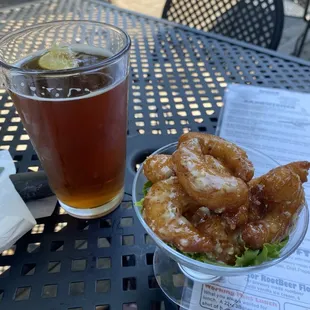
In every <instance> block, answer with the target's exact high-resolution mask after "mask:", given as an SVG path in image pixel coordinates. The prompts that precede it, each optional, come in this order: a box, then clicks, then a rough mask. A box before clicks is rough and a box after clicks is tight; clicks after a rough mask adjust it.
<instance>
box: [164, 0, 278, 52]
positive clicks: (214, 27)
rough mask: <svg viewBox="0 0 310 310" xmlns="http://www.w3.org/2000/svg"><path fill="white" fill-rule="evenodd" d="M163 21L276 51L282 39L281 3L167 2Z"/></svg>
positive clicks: (238, 0)
mask: <svg viewBox="0 0 310 310" xmlns="http://www.w3.org/2000/svg"><path fill="white" fill-rule="evenodd" d="M162 17H163V18H165V19H168V20H170V21H174V22H177V23H181V24H183V25H187V26H189V27H194V28H197V29H199V30H204V31H212V32H215V33H219V34H222V35H224V36H227V37H231V38H234V39H237V40H241V41H245V42H248V43H252V44H255V45H259V46H262V47H266V48H270V49H273V50H276V49H277V47H278V45H279V42H280V39H281V35H282V30H283V21H284V9H283V2H282V0H167V1H166V4H165V7H164V10H163V14H162Z"/></svg>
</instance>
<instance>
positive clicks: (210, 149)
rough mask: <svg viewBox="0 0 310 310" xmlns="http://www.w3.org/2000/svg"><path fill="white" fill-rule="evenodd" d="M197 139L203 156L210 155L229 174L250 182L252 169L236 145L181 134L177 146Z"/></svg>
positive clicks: (190, 133) (192, 133) (204, 134)
mask: <svg viewBox="0 0 310 310" xmlns="http://www.w3.org/2000/svg"><path fill="white" fill-rule="evenodd" d="M191 139H198V140H199V142H200V144H201V147H202V151H203V154H208V155H211V156H212V157H214V158H216V159H217V160H218V161H220V162H221V163H222V164H223V166H224V167H226V168H227V169H229V171H230V172H231V174H232V175H233V176H235V177H238V178H240V179H242V180H243V181H245V182H248V181H250V180H251V179H252V178H253V175H254V167H253V164H252V163H251V161H250V160H249V159H248V156H247V154H246V152H245V151H244V150H243V149H241V148H240V147H238V146H237V145H235V144H233V143H231V142H228V141H226V140H224V139H222V138H220V137H217V136H214V135H210V134H206V133H198V132H189V133H186V134H183V135H182V136H181V137H180V139H179V145H181V144H182V143H183V142H184V141H187V140H191Z"/></svg>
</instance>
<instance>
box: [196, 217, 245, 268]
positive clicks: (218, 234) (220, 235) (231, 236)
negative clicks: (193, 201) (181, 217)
mask: <svg viewBox="0 0 310 310" xmlns="http://www.w3.org/2000/svg"><path fill="white" fill-rule="evenodd" d="M197 212H199V211H197ZM196 228H197V229H198V231H199V232H201V233H203V234H204V235H205V236H209V237H212V238H213V239H214V241H215V242H216V246H215V248H214V251H213V252H212V256H213V258H214V259H215V260H216V261H220V262H224V263H226V264H230V265H234V263H235V261H236V255H240V254H242V252H243V251H244V246H243V245H242V244H241V243H239V235H240V232H239V231H238V230H236V231H231V230H230V229H229V227H228V224H227V222H226V221H225V220H224V219H223V218H222V216H220V215H215V214H211V215H209V216H205V217H204V218H202V219H201V220H200V221H199V224H198V225H197V226H196Z"/></svg>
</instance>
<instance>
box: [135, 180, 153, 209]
mask: <svg viewBox="0 0 310 310" xmlns="http://www.w3.org/2000/svg"><path fill="white" fill-rule="evenodd" d="M152 185H153V184H152V182H151V181H147V182H146V183H145V184H144V185H143V198H141V199H140V200H139V201H137V202H136V206H137V207H139V208H142V207H143V201H144V197H145V196H146V194H147V192H148V191H149V189H150V188H151V186H152Z"/></svg>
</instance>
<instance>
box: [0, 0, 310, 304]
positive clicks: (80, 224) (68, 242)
mask: <svg viewBox="0 0 310 310" xmlns="http://www.w3.org/2000/svg"><path fill="white" fill-rule="evenodd" d="M64 19H68V20H69V19H90V20H97V21H102V22H107V23H111V24H115V25H117V26H119V27H121V28H123V29H124V30H126V31H127V32H128V33H129V34H130V36H131V38H132V49H131V71H130V95H129V106H128V113H129V121H128V152H127V153H128V154H127V176H126V195H125V197H124V201H123V202H122V204H121V205H120V207H119V208H118V209H117V210H116V211H115V212H113V213H112V214H110V215H109V216H106V217H104V218H101V219H97V220H90V221H86V220H78V219H75V218H72V217H70V216H69V215H67V214H65V213H64V211H63V210H62V209H60V208H58V207H57V208H56V210H55V212H54V214H53V215H52V216H51V217H48V218H43V219H40V220H38V224H37V225H36V226H35V227H34V229H33V230H32V231H31V232H29V233H27V234H26V235H25V236H24V237H23V238H22V239H21V240H19V241H18V242H17V244H16V245H15V246H14V247H12V248H11V249H9V250H7V251H4V252H3V253H2V254H0V274H1V275H0V309H10V310H19V309H22V310H24V309H45V310H52V309H57V310H58V309H61V310H68V309H71V310H73V309H74V310H78V309H79V310H81V309H83V310H93V309H94V310H95V309H96V310H103V309H113V310H115V309H117V310H119V309H139V310H148V309H150V310H151V309H153V310H157V309H158V310H159V309H176V307H175V306H174V305H173V304H172V303H170V302H169V301H168V300H167V299H166V297H165V296H164V294H163V293H162V292H161V290H160V289H159V287H158V285H157V282H156V279H155V277H154V275H153V269H152V259H153V252H154V249H155V245H154V244H153V242H152V240H151V239H150V237H149V236H148V235H147V234H146V232H145V231H144V229H143V228H142V226H141V225H140V224H139V222H138V220H137V219H136V217H135V215H134V210H133V208H132V204H131V196H130V192H131V185H132V180H133V177H134V174H135V171H136V169H137V167H138V165H139V163H141V161H142V160H143V159H144V158H145V157H146V156H147V155H148V154H150V153H151V152H152V151H154V150H155V149H157V148H158V147H160V146H162V145H164V144H167V143H170V142H173V141H175V140H176V139H177V138H178V136H179V135H181V134H182V133H184V132H187V131H189V130H193V131H200V132H208V133H214V131H215V128H216V125H217V120H218V117H219V112H220V109H221V107H222V106H223V95H224V91H225V88H226V86H227V85H228V83H241V84H251V85H261V86H267V87H277V88H286V89H292V90H295V91H302V92H310V63H309V62H305V61H302V60H298V59H296V58H290V57H286V56H284V55H280V54H278V53H276V52H272V51H269V50H265V49H262V48H258V47H255V46H253V45H248V44H245V43H241V42H237V41H234V40H232V39H227V38H225V37H222V36H219V35H214V34H211V33H204V32H201V31H198V30H194V29H189V28H186V27H183V26H180V25H177V24H173V23H170V22H167V21H163V20H159V19H155V18H152V17H147V16H145V15H140V14H136V13H133V12H129V11H126V10H121V9H119V8H116V7H114V6H111V5H109V4H106V3H104V2H98V1H90V0H85V1H80V0H75V1H73V0H71V1H65V0H47V1H42V2H34V3H28V4H25V5H23V6H15V7H10V8H5V9H2V10H1V11H0V35H1V36H2V35H5V34H7V33H10V32H11V31H13V30H16V29H20V28H23V27H26V26H28V25H33V24H36V23H41V22H48V21H54V20H64ZM0 99H1V106H0V126H1V131H0V149H7V150H9V151H10V153H11V155H12V157H13V159H14V160H15V162H16V168H17V171H18V172H26V171H37V170H38V169H40V168H41V167H40V163H39V160H38V157H37V155H36V153H35V152H34V150H33V148H32V146H31V143H30V140H29V137H28V135H27V133H26V132H25V130H24V128H23V125H22V124H21V122H20V118H19V116H18V114H17V113H16V111H15V108H14V106H13V103H12V101H11V99H10V97H9V95H8V94H7V92H6V91H5V90H3V89H2V90H1V89H0ZM176 276H177V275H176ZM176 286H177V281H176Z"/></svg>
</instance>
